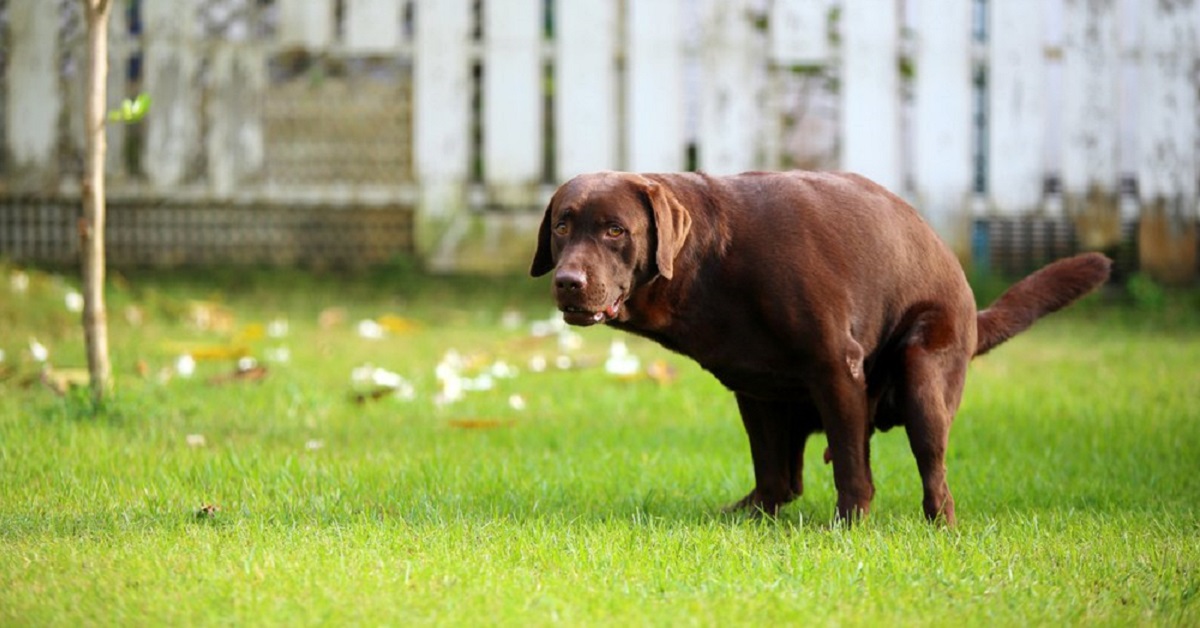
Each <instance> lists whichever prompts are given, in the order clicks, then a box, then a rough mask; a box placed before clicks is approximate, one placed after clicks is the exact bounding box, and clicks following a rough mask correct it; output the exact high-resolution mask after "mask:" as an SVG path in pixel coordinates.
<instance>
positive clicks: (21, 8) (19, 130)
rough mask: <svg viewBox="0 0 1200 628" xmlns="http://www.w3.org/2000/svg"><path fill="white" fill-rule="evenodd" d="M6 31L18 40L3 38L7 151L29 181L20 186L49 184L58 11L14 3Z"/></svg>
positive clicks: (37, 0) (56, 101)
mask: <svg viewBox="0 0 1200 628" xmlns="http://www.w3.org/2000/svg"><path fill="white" fill-rule="evenodd" d="M8 12H9V15H8V19H9V28H10V29H11V32H13V33H21V34H23V35H24V36H22V37H10V38H9V59H8V75H7V80H8V89H7V90H5V94H6V95H7V96H8V102H7V103H6V104H5V107H4V111H5V113H6V114H7V116H6V117H7V120H6V123H7V131H8V132H7V134H6V137H7V139H8V150H9V154H10V155H11V157H12V160H13V162H14V163H15V165H16V166H17V168H18V169H20V170H21V171H22V176H23V177H29V178H30V179H32V180H29V179H27V180H26V182H25V183H26V185H28V184H30V183H32V184H33V186H35V187H36V186H38V185H44V184H46V183H53V182H54V176H55V173H56V171H57V168H58V164H57V163H56V161H55V157H56V155H55V139H56V133H55V130H56V129H57V128H58V115H59V112H60V111H61V108H62V100H63V96H62V94H61V93H60V92H59V89H58V67H57V64H58V49H57V48H58V9H57V6H56V5H55V3H53V2H46V1H45V0H14V1H13V2H10V3H9V5H8Z"/></svg>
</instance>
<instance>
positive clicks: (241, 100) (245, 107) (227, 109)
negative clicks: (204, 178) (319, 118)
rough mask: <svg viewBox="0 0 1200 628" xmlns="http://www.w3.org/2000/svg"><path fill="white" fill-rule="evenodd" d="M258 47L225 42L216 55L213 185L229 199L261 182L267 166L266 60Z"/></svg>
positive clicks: (211, 116)
mask: <svg viewBox="0 0 1200 628" xmlns="http://www.w3.org/2000/svg"><path fill="white" fill-rule="evenodd" d="M263 56H264V55H263V51H262V49H261V48H260V47H257V46H247V45H238V44H228V43H221V44H218V45H217V46H216V48H215V50H214V51H213V55H212V67H211V69H210V74H211V77H210V81H211V83H212V89H211V92H210V93H211V95H212V97H211V98H212V99H211V102H209V104H208V107H207V108H206V114H207V116H208V118H207V122H208V134H207V137H206V141H207V146H206V148H207V151H206V156H207V165H208V183H209V185H210V186H211V189H212V191H213V194H214V195H215V196H217V197H219V198H227V197H229V196H230V195H232V194H233V193H234V192H236V191H237V189H238V187H239V186H240V184H242V183H245V182H247V181H255V180H256V179H258V178H259V177H260V176H261V174H262V168H263V163H264V154H263V153H264V145H263V99H264V97H265V92H266V86H267V85H266V83H267V77H266V70H267V64H266V60H265V59H264V58H263Z"/></svg>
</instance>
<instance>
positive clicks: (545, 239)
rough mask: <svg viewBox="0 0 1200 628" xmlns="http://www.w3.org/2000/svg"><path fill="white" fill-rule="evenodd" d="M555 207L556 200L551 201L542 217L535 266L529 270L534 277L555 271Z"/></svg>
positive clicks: (534, 260)
mask: <svg viewBox="0 0 1200 628" xmlns="http://www.w3.org/2000/svg"><path fill="white" fill-rule="evenodd" d="M553 207H554V199H550V203H549V204H548V205H546V215H545V216H542V226H541V227H539V228H538V236H537V251H535V252H534V254H533V265H532V266H530V268H529V274H530V275H532V276H534V277H541V276H542V275H545V274H546V273H548V272H550V271H552V270H554V256H553V255H552V254H551V253H550V213H551V211H550V210H551V209H552V208H553Z"/></svg>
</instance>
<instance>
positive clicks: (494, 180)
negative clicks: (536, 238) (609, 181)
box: [483, 0, 544, 207]
mask: <svg viewBox="0 0 1200 628" xmlns="http://www.w3.org/2000/svg"><path fill="white" fill-rule="evenodd" d="M483 17H484V23H483V40H484V58H485V59H486V60H487V66H486V67H485V68H484V69H483V128H484V134H483V178H484V182H485V183H486V184H487V187H488V191H489V193H490V194H489V195H490V196H491V198H492V202H494V203H495V204H497V205H501V206H517V207H528V206H530V205H531V204H535V203H536V201H535V200H534V199H536V198H537V186H538V183H539V182H540V181H541V178H542V176H541V175H542V148H543V140H542V138H543V137H544V133H543V132H542V131H543V127H542V111H543V89H542V86H543V82H544V80H543V74H544V73H543V69H542V56H541V47H540V44H541V41H542V2H541V0H507V1H505V2H485V3H484V4H483Z"/></svg>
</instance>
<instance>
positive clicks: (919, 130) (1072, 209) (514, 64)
mask: <svg viewBox="0 0 1200 628" xmlns="http://www.w3.org/2000/svg"><path fill="white" fill-rule="evenodd" d="M68 1H69V3H70V4H78V3H77V2H75V1H74V0H57V1H56V0H8V2H7V16H6V19H7V22H8V32H7V34H6V36H5V37H6V38H5V42H4V43H5V45H4V46H3V48H4V50H5V57H6V60H7V72H6V79H5V89H4V93H5V97H6V99H5V105H4V112H5V122H6V124H5V130H4V137H3V140H4V143H5V145H6V147H7V160H6V162H5V169H4V175H5V180H6V186H7V187H8V189H25V190H28V189H29V188H31V187H32V188H35V189H45V188H46V187H47V186H50V187H55V186H57V187H58V188H63V187H65V188H67V189H70V187H71V186H72V185H74V181H73V178H72V176H71V175H72V172H71V170H70V168H68V167H64V166H63V163H62V157H63V155H64V149H63V145H64V143H66V144H68V145H70V144H71V143H72V142H75V143H76V144H77V143H78V142H79V141H80V140H79V137H81V135H80V134H79V133H77V131H78V129H77V128H72V129H71V130H70V132H69V133H67V134H66V136H65V138H64V132H63V130H62V125H61V120H63V119H64V118H63V117H62V115H63V112H64V111H68V112H70V111H71V110H72V107H75V106H77V105H78V104H79V102H81V95H80V94H78V88H76V87H72V85H75V84H77V83H78V82H79V81H75V80H74V79H75V78H79V77H77V76H75V77H73V78H72V75H71V72H72V69H71V68H66V69H64V67H63V66H64V64H63V61H62V60H63V59H64V58H67V57H69V55H70V54H73V55H78V54H79V52H78V49H77V45H76V44H72V43H70V42H69V41H68V42H64V37H63V36H62V32H61V31H62V30H63V27H62V26H61V17H60V14H61V11H62V9H61V7H60V4H61V3H62V2H68ZM139 4H140V19H141V24H142V28H141V34H140V35H139V34H130V32H129V31H130V29H129V24H128V23H127V22H126V21H125V19H124V16H121V15H114V18H115V19H114V22H113V40H114V43H115V45H114V48H113V49H114V52H113V55H114V66H113V67H114V73H113V74H114V77H113V79H112V86H111V88H110V91H111V92H112V93H113V97H112V98H111V100H113V102H114V106H115V102H116V101H117V99H118V96H123V95H126V94H128V93H129V92H131V91H145V92H148V93H149V94H150V95H151V96H152V97H153V98H154V105H153V109H152V113H151V115H150V116H149V118H148V119H147V120H146V122H145V123H144V128H143V129H140V130H138V131H134V130H131V129H126V128H123V127H120V126H112V127H110V131H109V133H110V153H111V154H112V155H113V156H112V158H111V163H112V168H113V170H114V175H113V179H114V184H113V189H114V193H116V194H121V193H123V191H124V192H126V193H152V194H167V195H170V194H177V193H186V194H190V195H191V196H193V197H196V196H211V197H212V198H214V199H220V200H226V201H227V200H229V199H238V198H250V199H254V200H255V202H260V201H263V200H268V201H269V200H282V201H285V202H287V201H292V200H295V199H308V198H318V199H320V200H321V201H322V202H329V201H331V200H332V201H336V200H339V199H344V200H347V201H354V200H356V199H357V200H361V199H369V200H371V201H372V202H388V201H395V202H401V203H413V204H416V205H417V206H418V207H419V210H418V217H419V219H420V220H419V223H420V224H421V225H424V227H421V226H419V228H418V230H419V231H420V230H421V229H424V231H423V232H422V233H423V235H422V236H421V237H423V238H426V239H427V240H428V242H427V243H425V244H424V246H423V248H424V250H425V251H427V252H430V253H436V252H437V251H438V250H442V251H443V252H445V251H449V250H452V249H453V248H454V246H455V245H459V246H461V245H462V242H461V241H459V240H457V239H456V238H458V237H459V236H463V234H465V233H467V232H468V231H469V229H467V228H464V227H462V226H461V224H459V223H461V221H462V220H464V216H467V217H470V216H476V215H475V214H473V213H472V212H471V211H470V210H469V208H471V207H475V208H479V207H492V208H521V209H527V208H535V209H537V208H540V206H541V204H542V203H544V201H545V199H546V197H547V195H548V192H549V190H551V189H553V186H554V185H555V184H557V183H559V182H561V181H563V180H565V179H566V178H568V177H570V176H571V175H574V174H576V173H580V172H585V171H591V170H598V169H626V170H635V171H673V170H682V169H686V168H689V167H698V168H700V169H703V170H706V171H709V172H712V173H732V172H738V171H742V170H748V169H776V168H784V167H793V166H804V167H818V168H839V169H846V170H853V171H858V172H861V173H863V174H866V175H867V176H870V177H872V178H874V179H876V180H878V181H879V182H881V183H883V184H884V185H886V186H888V187H890V188H892V189H894V190H896V191H897V192H899V193H901V194H903V195H904V196H906V197H907V198H909V199H911V200H912V201H913V202H914V203H915V204H916V205H917V206H918V207H919V208H920V209H921V210H922V211H923V212H924V213H925V215H926V216H927V217H928V218H929V220H930V221H931V222H932V223H933V224H934V225H935V226H936V227H937V228H938V230H939V231H940V232H942V233H943V235H944V236H945V237H947V239H948V240H950V241H951V243H952V244H953V245H954V246H955V247H956V248H957V249H958V250H959V251H960V252H962V253H963V254H964V255H965V254H967V253H968V249H969V247H970V243H971V231H970V229H971V225H972V221H978V220H979V219H981V218H989V217H1020V216H1039V217H1041V218H1042V219H1050V220H1069V221H1071V222H1072V224H1073V225H1074V226H1075V227H1076V230H1077V232H1078V237H1079V240H1080V242H1081V244H1082V245H1083V246H1088V247H1096V248H1104V247H1110V246H1112V245H1114V243H1116V242H1117V240H1119V239H1120V237H1121V233H1123V231H1122V226H1123V225H1126V226H1127V225H1129V224H1131V223H1138V222H1139V221H1140V223H1141V225H1142V228H1141V230H1140V231H1139V234H1140V235H1139V238H1140V239H1141V242H1140V244H1141V245H1142V248H1143V249H1146V248H1152V249H1154V250H1155V251H1156V253H1155V254H1156V255H1160V254H1161V255H1160V256H1165V259H1166V260H1167V261H1166V262H1163V263H1165V264H1167V265H1168V266H1170V265H1173V266H1175V267H1186V268H1189V269H1190V270H1188V271H1187V272H1189V273H1190V272H1193V271H1194V269H1195V267H1196V248H1197V246H1196V229H1195V223H1196V219H1197V212H1198V209H1197V197H1198V194H1197V188H1198V180H1200V159H1198V157H1197V155H1198V154H1200V1H1197V0H1156V1H1151V0H904V1H900V0H275V1H274V2H272V3H256V2H253V1H252V0H225V1H224V2H214V1H209V2H206V1H203V0H140V2H139ZM214 7H215V8H214ZM222 11H224V13H222ZM202 14H203V16H204V17H205V19H190V18H191V17H192V16H198V15H202ZM214 14H216V16H217V17H215V18H214V17H213V16H214ZM222 16H224V17H222ZM222 19H224V20H225V23H224V24H225V25H224V26H222V27H220V28H216V27H213V26H212V24H213V23H215V22H221V20H222ZM206 20H207V21H206ZM71 46H76V47H75V48H71ZM64 47H67V48H69V49H70V50H66V51H64V49H63V48H64ZM68 53H69V54H68ZM131 56H132V57H136V58H138V59H140V63H141V68H142V69H141V77H140V82H138V83H137V84H136V85H132V86H131V81H130V78H129V73H127V72H124V71H122V69H123V68H125V67H127V64H128V60H129V59H130V58H131ZM297 56H299V57H303V58H304V59H308V60H310V61H311V59H314V58H316V59H320V60H324V61H326V62H327V61H329V60H330V59H333V60H336V61H337V62H338V63H343V64H351V65H352V64H354V63H358V62H363V63H368V66H370V64H371V63H374V64H375V65H374V66H370V67H368V68H367V69H366V70H364V71H363V73H364V74H365V75H366V76H368V77H370V76H371V75H372V72H374V73H375V74H378V73H379V71H380V70H379V68H380V67H382V68H383V73H384V74H387V75H388V77H389V78H388V79H387V80H385V81H383V82H382V83H380V82H378V81H375V82H372V81H371V80H365V79H364V80H341V79H340V78H338V77H333V76H331V77H327V79H325V78H322V77H321V76H315V75H314V72H313V71H311V70H310V71H307V72H305V73H301V74H299V75H298V76H299V78H296V77H295V76H292V77H291V78H290V79H284V78H280V76H279V75H280V74H281V72H280V67H283V66H287V65H288V64H289V63H291V62H293V61H295V58H296V57H297ZM76 58H77V57H76ZM363 60H366V61H363ZM389 62H390V63H391V65H388V63H389ZM381 63H382V66H381V65H379V64H381ZM372 68H373V69H372ZM360 69H361V68H360ZM64 72H65V75H66V76H67V80H59V78H60V77H62V76H64ZM389 72H390V74H388V73H389ZM318 74H319V72H318ZM289 81H290V82H289ZM339 90H340V91H339ZM308 98H315V99H318V100H320V99H323V100H320V102H321V103H323V104H322V107H323V108H324V109H323V110H325V111H326V112H327V115H328V117H327V118H326V122H325V124H329V125H332V126H331V128H333V129H335V132H334V133H332V134H331V135H330V136H322V137H308V136H305V137H308V139H305V140H303V141H300V140H294V139H293V140H289V138H294V137H295V136H296V133H300V132H301V131H302V130H303V129H305V128H307V129H309V130H310V131H311V128H312V127H313V126H314V124H317V125H320V124H321V123H319V122H314V120H317V118H315V117H314V115H312V114H311V112H310V114H309V115H308V117H304V115H303V112H301V113H296V112H295V111H294V109H295V108H296V107H303V104H302V103H303V102H305V101H306V99H308ZM338 103H341V105H340V110H339V104H338ZM318 109H320V108H318ZM281 111H282V112H284V113H280V112H281ZM287 112H291V113H287ZM287 115H291V116H293V118H286V116H287ZM273 116H274V117H273ZM281 116H282V118H281ZM296 116H298V117H296ZM78 117H79V116H77V115H75V114H74V113H71V114H70V115H69V116H67V118H65V119H70V120H74V119H75V118H78ZM283 118H286V120H284V121H283V122H281V121H280V120H281V119H283ZM287 120H292V122H291V123H288V122H287ZM355 120H358V121H360V122H362V124H360V125H359V126H358V127H355V125H354V123H353V121H355ZM72 124H75V123H74V122H72ZM338 124H342V125H343V126H341V127H339V126H337V125H338ZM289 134H290V135H289ZM126 141H137V142H140V144H139V147H140V148H139V154H140V156H141V161H140V163H141V164H142V165H141V168H140V171H136V172H130V171H128V170H127V166H128V163H127V160H125V161H123V160H122V158H121V155H123V154H128V151H126V150H125V148H124V142H126ZM339 142H340V143H339ZM339 151H340V152H339ZM68 152H69V151H68ZM297 154H299V155H301V156H300V157H298V158H297V157H295V155H297ZM289 155H291V157H290V161H289V157H288V156H289ZM306 155H311V158H310V157H309V156H306ZM306 159H308V160H310V162H311V163H315V164H318V165H317V166H316V167H310V168H309V170H307V171H303V169H301V171H303V172H308V173H309V174H292V175H288V176H283V175H279V174H278V173H279V172H282V171H284V170H287V169H286V168H284V166H279V165H277V164H283V163H286V164H294V163H296V162H297V161H301V162H303V161H304V160H306ZM322 159H323V160H324V161H321V160H322ZM354 160H358V161H359V162H362V163H363V164H366V165H368V166H369V165H370V164H383V166H382V167H378V166H377V167H376V169H375V171H373V174H371V175H370V176H356V175H354V174H353V173H347V174H345V175H342V174H336V175H334V176H325V177H322V176H321V173H330V172H338V173H340V172H341V171H338V170H336V165H337V164H345V163H349V162H354ZM355 163H358V162H355ZM297 167H298V166H297ZM364 167H365V166H364ZM288 172H291V171H290V170H289V171H288ZM1048 181H1050V182H1055V183H1056V184H1055V185H1047V182H1048ZM1122 181H1126V182H1134V183H1135V184H1136V185H1132V186H1129V185H1127V186H1126V188H1124V193H1123V187H1122ZM1134 191H1136V192H1134ZM496 214H497V213H496V212H491V213H489V214H488V215H489V216H494V215H496ZM501 214H504V215H505V216H508V215H513V214H512V212H501ZM527 222H528V221H526V222H524V223H522V224H527ZM456 224H459V226H458V227H456V226H455V225H456ZM1127 231H1128V229H1126V230H1125V231H1124V232H1127ZM1147 234H1150V235H1147ZM1147 238H1149V239H1147ZM492 239H493V240H494V239H495V237H493V238H492ZM438 243H440V244H438ZM439 246H440V247H441V248H439ZM1164 251H1165V253H1163V252H1164ZM1142 257H1143V262H1146V261H1147V255H1146V254H1143V255H1142Z"/></svg>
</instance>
